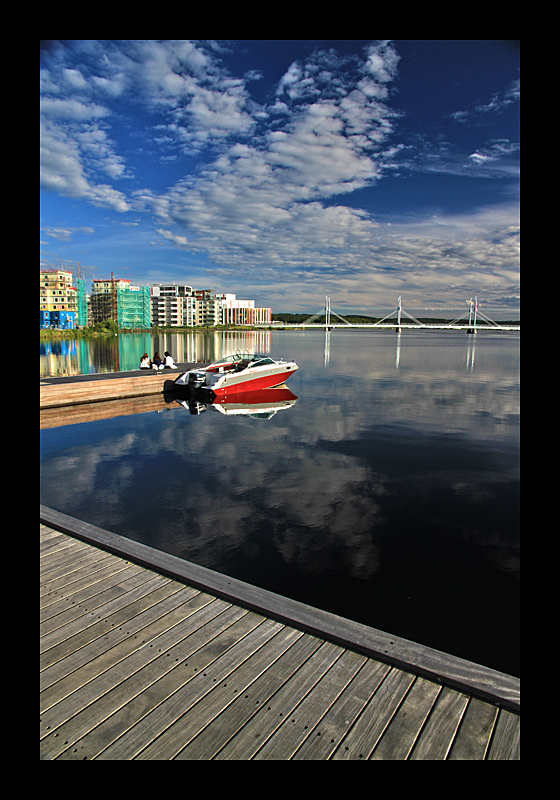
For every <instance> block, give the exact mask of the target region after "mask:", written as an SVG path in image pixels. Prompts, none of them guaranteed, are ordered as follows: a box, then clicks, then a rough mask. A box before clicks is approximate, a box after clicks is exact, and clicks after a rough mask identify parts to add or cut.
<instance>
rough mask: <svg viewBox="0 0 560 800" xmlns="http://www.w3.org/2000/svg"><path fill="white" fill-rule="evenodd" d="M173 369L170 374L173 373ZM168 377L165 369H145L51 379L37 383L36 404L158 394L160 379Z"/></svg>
mask: <svg viewBox="0 0 560 800" xmlns="http://www.w3.org/2000/svg"><path fill="white" fill-rule="evenodd" d="M177 374H178V373H177V372H174V373H173V377H175V378H176V377H177ZM170 379H171V380H172V379H173V378H171V374H170V372H169V371H165V370H163V371H161V372H148V373H147V374H146V375H134V376H130V377H125V376H119V377H113V378H107V379H99V380H95V381H91V380H90V381H88V380H76V381H75V382H73V383H62V382H54V381H53V382H52V383H45V382H41V384H40V407H41V408H42V409H43V408H56V407H59V406H66V405H73V404H77V403H92V402H101V401H105V400H123V399H125V398H129V397H142V396H144V395H150V394H161V392H162V391H163V387H164V383H165V382H166V381H168V380H170Z"/></svg>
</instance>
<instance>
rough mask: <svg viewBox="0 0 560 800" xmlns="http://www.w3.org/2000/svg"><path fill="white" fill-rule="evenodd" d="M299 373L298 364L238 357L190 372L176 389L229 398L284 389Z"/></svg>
mask: <svg viewBox="0 0 560 800" xmlns="http://www.w3.org/2000/svg"><path fill="white" fill-rule="evenodd" d="M297 369H298V365H297V364H296V362H295V361H284V359H281V360H279V361H278V360H276V359H274V358H270V356H262V355H257V354H253V353H251V354H250V353H236V354H235V355H231V356H224V358H221V359H220V360H219V361H214V362H213V363H212V364H209V365H208V366H207V367H204V369H190V370H189V371H188V372H183V374H182V375H179V377H178V378H177V380H176V381H175V386H176V387H177V388H178V389H180V388H185V387H188V388H189V389H190V390H195V389H200V390H206V391H211V392H213V393H214V395H215V396H216V397H227V396H230V395H233V394H238V393H241V392H253V391H255V390H256V389H268V388H270V387H273V386H281V385H282V384H283V383H285V382H286V381H287V380H288V378H289V377H290V375H293V374H294V372H295V371H296V370H297Z"/></svg>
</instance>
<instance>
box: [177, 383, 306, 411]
mask: <svg viewBox="0 0 560 800" xmlns="http://www.w3.org/2000/svg"><path fill="white" fill-rule="evenodd" d="M297 399H298V398H297V395H295V394H294V393H293V392H292V391H291V390H290V389H288V387H287V386H284V385H282V386H275V387H273V388H271V389H258V390H256V391H254V392H240V393H237V394H235V395H232V396H231V397H230V398H228V397H212V396H210V395H209V394H208V393H206V394H201V393H199V392H196V391H194V392H192V393H191V394H189V396H188V397H186V398H184V399H180V398H176V399H175V402H177V403H179V405H181V406H183V407H184V408H186V409H188V411H189V413H190V414H193V415H197V414H203V413H204V412H205V411H206V410H207V409H208V408H211V409H212V410H213V411H217V412H218V413H220V414H224V415H225V416H228V417H233V416H244V417H251V418H252V419H271V418H272V417H273V416H274V415H275V414H277V413H278V411H284V410H285V409H287V408H291V407H292V406H293V405H294V403H295V402H296V400H297Z"/></svg>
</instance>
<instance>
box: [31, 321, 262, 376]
mask: <svg viewBox="0 0 560 800" xmlns="http://www.w3.org/2000/svg"><path fill="white" fill-rule="evenodd" d="M270 336H271V332H270V331H259V330H252V331H243V332H236V331H191V332H181V333H172V332H169V331H166V332H161V333H149V332H143V333H122V334H119V335H118V336H116V335H115V336H98V337H87V338H76V339H62V340H53V341H41V343H40V377H41V378H46V377H53V376H57V375H87V374H90V373H93V372H125V371H128V370H135V369H138V365H139V363H140V358H141V356H142V353H148V354H152V355H153V354H154V353H156V352H158V353H165V352H166V351H168V352H170V353H171V354H172V356H173V358H174V360H175V361H176V362H177V363H194V364H202V363H208V362H211V361H215V360H216V359H217V358H219V357H220V356H221V355H222V354H223V353H229V352H235V351H236V350H238V349H242V350H247V351H248V352H254V353H260V352H262V353H269V352H270Z"/></svg>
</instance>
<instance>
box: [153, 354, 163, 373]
mask: <svg viewBox="0 0 560 800" xmlns="http://www.w3.org/2000/svg"><path fill="white" fill-rule="evenodd" d="M163 366H164V364H163V361H162V360H161V358H160V355H159V353H154V357H153V359H152V369H155V370H158V369H163Z"/></svg>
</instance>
